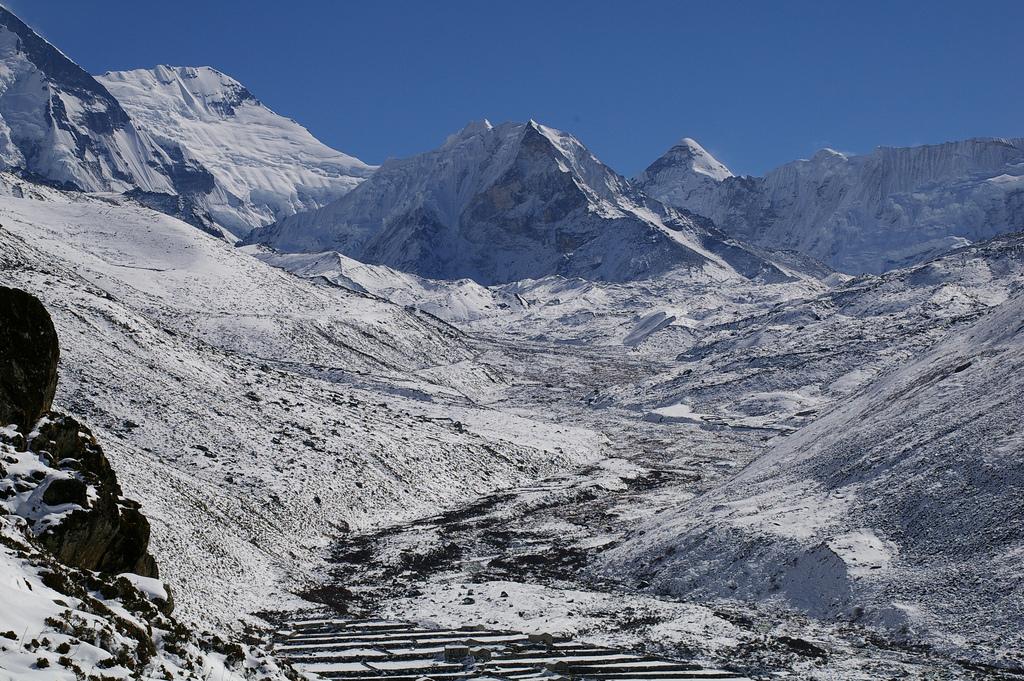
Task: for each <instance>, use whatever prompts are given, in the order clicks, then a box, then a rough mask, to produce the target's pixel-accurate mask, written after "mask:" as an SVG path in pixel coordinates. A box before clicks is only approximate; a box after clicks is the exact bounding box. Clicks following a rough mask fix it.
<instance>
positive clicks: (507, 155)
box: [248, 121, 784, 284]
mask: <svg viewBox="0 0 1024 681" xmlns="http://www.w3.org/2000/svg"><path fill="white" fill-rule="evenodd" d="M248 241H249V242H251V243H264V244H268V245H271V246H273V247H275V248H277V249H279V250H284V251H291V252H319V251H325V250H336V251H340V252H342V253H344V254H345V255H347V256H349V257H352V258H355V259H357V260H360V261H362V262H367V263H372V264H380V265H387V266H389V267H393V268H395V269H398V270H402V271H405V272H411V273H413V274H417V275H420V276H424V277H430V278H434V279H462V278H469V279H473V280H475V281H477V282H479V283H483V284H493V283H503V282H509V281H516V280H521V279H536V278H541V277H545V276H548V275H553V274H557V275H562V276H570V277H580V278H584V279H590V280H608V281H625V280H632V279H641V278H647V277H652V276H657V275H658V274H660V273H663V272H666V271H668V270H669V269H672V268H674V267H681V266H686V267H690V268H692V269H693V270H694V271H700V272H704V270H705V268H706V267H707V272H706V273H705V275H706V276H715V277H719V276H725V277H729V276H736V274H737V273H738V272H739V273H742V274H743V275H744V276H751V277H757V276H762V275H763V276H767V277H775V278H777V277H780V276H784V275H782V274H781V272H780V271H779V270H778V269H776V268H775V267H774V266H773V265H771V264H770V263H767V262H766V261H763V260H762V259H761V258H760V256H757V255H754V254H753V253H751V252H749V251H746V250H744V249H742V248H740V247H736V246H734V245H727V244H726V243H725V242H723V241H721V240H720V239H719V237H718V236H717V235H714V234H712V233H711V232H709V231H707V230H706V229H705V228H704V227H703V226H700V225H698V224H697V223H696V222H694V221H693V220H691V219H690V218H689V217H688V216H686V215H684V214H681V213H679V212H677V211H674V210H671V209H666V208H665V207H664V206H662V205H660V204H657V203H654V202H648V201H647V200H646V199H645V198H644V197H643V196H641V195H639V194H637V193H636V192H634V191H633V189H632V188H631V187H630V186H629V184H628V183H627V182H626V181H625V180H624V179H623V178H622V177H620V176H619V175H617V174H616V173H615V172H613V171H612V170H611V169H610V168H608V167H607V166H606V165H604V164H603V163H601V162H600V161H599V160H598V159H597V158H596V157H595V156H594V155H593V154H591V153H590V151H589V150H588V149H587V148H586V147H585V146H584V145H583V144H582V143H581V142H580V141H579V140H577V139H576V138H575V137H573V136H572V135H569V134H567V133H564V132H562V131H559V130H556V129H554V128H550V127H547V126H544V125H541V124H539V123H537V122H536V121H529V122H526V123H502V124H500V125H497V126H489V124H488V125H485V124H479V123H477V124H470V125H469V126H467V127H466V128H464V129H463V130H462V131H461V132H459V133H457V134H456V135H453V136H452V137H450V138H449V139H448V142H447V143H446V144H445V145H444V146H442V147H441V148H439V149H436V150H434V151H430V152H427V153H424V154H420V155H418V156H414V157H412V158H408V159H403V160H395V161H390V162H388V163H387V164H385V165H384V166H383V167H381V169H380V170H378V171H377V172H376V173H375V174H374V175H373V176H371V177H370V178H369V179H368V180H366V182H364V183H363V184H362V185H360V186H359V187H357V188H356V189H355V190H353V191H352V192H351V193H350V194H348V195H346V196H344V197H342V198H341V199H339V200H338V201H336V202H334V203H333V204H331V205H329V206H327V207H325V208H323V209H320V210H318V211H314V212H311V213H306V214H300V215H296V216H293V217H291V218H286V219H284V220H281V221H279V222H277V223H275V224H273V225H270V226H269V227H267V228H264V229H261V230H257V231H256V232H254V233H253V234H252V235H251V236H250V237H249V239H248ZM702 276H704V275H702Z"/></svg>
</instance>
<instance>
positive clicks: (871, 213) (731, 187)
mask: <svg viewBox="0 0 1024 681" xmlns="http://www.w3.org/2000/svg"><path fill="white" fill-rule="evenodd" d="M709 168H711V169H712V172H709V170H708V169H709ZM637 184H638V185H639V186H640V187H641V188H642V189H643V190H644V191H645V192H646V193H647V194H648V195H650V196H652V197H654V198H656V199H659V200H662V201H665V202H666V203H669V204H671V205H674V206H677V207H680V208H685V209H687V210H690V211H693V212H694V213H698V214H700V215H704V216H707V217H709V218H711V219H712V220H713V221H714V222H715V224H716V225H717V226H718V227H719V228H720V229H722V230H723V231H725V232H727V233H728V234H731V235H733V236H736V237H738V238H740V239H744V240H747V241H750V242H753V243H758V244H762V245H764V246H768V247H771V248H786V249H795V250H799V251H801V252H803V253H806V254H808V255H811V256H814V257H816V258H818V259H820V260H822V261H824V262H826V263H828V264H830V265H831V266H833V267H835V268H836V269H839V270H841V271H844V272H851V273H860V272H873V273H879V272H884V271H886V270H889V269H893V268H897V267H901V266H905V265H909V264H912V263H915V262H920V261H922V260H924V259H925V258H927V257H929V256H933V255H937V254H939V253H941V252H944V251H947V250H949V249H951V248H954V247H956V246H960V245H963V244H965V243H967V242H970V241H977V240H980V239H987V238H990V237H993V236H995V235H997V234H1001V233H1004V232H1010V231H1015V230H1020V229H1024V139H996V138H978V139H970V140H965V141H961V142H949V143H945V144H934V145H927V146H920V147H905V148H891V147H880V148H878V149H876V150H875V151H873V152H872V153H870V154H865V155H860V156H857V155H848V154H843V153H840V152H838V151H834V150H831V149H823V150H822V151H819V152H818V153H817V154H815V155H814V156H813V157H812V158H810V159H808V160H800V161H794V162H792V163H788V164H786V165H783V166H781V167H779V168H776V169H775V170H772V171H770V172H768V173H767V174H766V175H764V176H763V177H733V176H731V174H730V173H729V172H728V171H727V170H725V168H724V166H721V164H719V163H718V162H717V161H715V160H714V159H713V158H711V157H710V156H709V155H707V153H706V152H704V151H703V149H700V147H699V146H696V145H695V144H683V145H679V146H676V147H673V148H672V149H671V150H669V152H668V153H667V154H665V156H663V157H662V158H660V159H658V160H657V161H655V162H654V163H653V164H652V165H651V166H650V167H649V168H648V169H647V170H646V171H644V173H642V174H641V175H640V176H639V177H638V178H637Z"/></svg>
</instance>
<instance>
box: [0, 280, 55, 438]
mask: <svg viewBox="0 0 1024 681" xmlns="http://www.w3.org/2000/svg"><path fill="white" fill-rule="evenodd" d="M59 355H60V349H59V346H58V344H57V331H56V330H55V329H54V327H53V320H51V319H50V314H49V313H48V312H47V311H46V308H45V307H43V304H42V303H41V302H39V299H38V298H36V297H35V296H33V295H31V294H29V293H26V292H25V291H22V290H19V289H14V288H6V287H2V286H0V425H10V424H16V425H17V426H18V428H19V429H20V430H22V432H28V429H29V428H31V426H32V424H33V423H35V422H36V420H37V419H38V418H39V417H40V416H42V415H43V414H44V413H46V412H47V411H48V410H49V409H50V405H51V404H52V403H53V394H54V392H55V391H56V389H57V359H58V357H59Z"/></svg>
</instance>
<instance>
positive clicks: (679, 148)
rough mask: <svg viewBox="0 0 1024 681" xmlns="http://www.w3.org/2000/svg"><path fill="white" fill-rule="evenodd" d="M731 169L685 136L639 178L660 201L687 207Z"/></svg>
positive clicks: (727, 174)
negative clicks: (694, 198)
mask: <svg viewBox="0 0 1024 681" xmlns="http://www.w3.org/2000/svg"><path fill="white" fill-rule="evenodd" d="M732 176H733V174H732V171H731V170H729V169H728V168H726V167H725V165H724V164H723V163H722V162H721V161H719V160H718V159H716V158H715V157H714V156H712V155H711V154H709V153H708V152H707V150H705V149H704V147H702V146H701V145H700V144H698V143H697V141H696V140H694V139H692V138H690V137H684V138H683V139H681V140H680V141H679V143H678V144H676V145H675V146H674V147H672V148H671V149H669V150H668V151H667V152H665V154H664V155H663V156H662V157H661V158H659V159H658V160H657V161H655V162H654V163H652V164H651V165H650V166H648V167H647V169H646V170H644V172H643V173H641V174H640V175H639V177H637V178H636V181H637V183H638V184H639V185H640V186H641V187H643V188H644V189H645V190H647V191H648V193H649V194H650V195H651V196H653V197H654V198H656V199H658V200H659V201H663V202H665V203H667V204H669V205H670V206H686V205H687V204H688V203H689V202H690V201H692V200H693V197H698V196H702V195H704V194H706V193H709V192H711V191H713V190H714V188H715V186H716V185H718V184H719V183H720V182H722V181H723V180H725V179H726V178H729V177H732Z"/></svg>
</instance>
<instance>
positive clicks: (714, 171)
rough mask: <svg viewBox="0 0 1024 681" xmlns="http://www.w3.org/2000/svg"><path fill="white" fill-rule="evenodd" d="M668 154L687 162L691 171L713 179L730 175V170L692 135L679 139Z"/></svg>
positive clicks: (721, 178) (722, 178)
mask: <svg viewBox="0 0 1024 681" xmlns="http://www.w3.org/2000/svg"><path fill="white" fill-rule="evenodd" d="M669 154H674V155H675V156H677V157H678V158H679V160H681V161H684V162H685V163H687V164H688V165H689V168H690V170H692V171H693V172H695V173H699V174H701V175H706V176H708V177H710V178H711V179H713V180H724V179H725V178H727V177H732V171H731V170H729V169H728V168H727V167H726V166H725V164H724V163H722V162H721V161H719V160H718V159H717V158H715V157H714V156H712V155H711V154H710V153H709V152H708V150H707V149H705V148H704V147H702V146H701V145H700V143H698V142H697V140H695V139H693V138H692V137H684V138H683V139H681V140H679V143H678V144H677V145H676V146H674V147H672V149H670V150H669Z"/></svg>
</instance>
